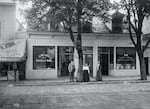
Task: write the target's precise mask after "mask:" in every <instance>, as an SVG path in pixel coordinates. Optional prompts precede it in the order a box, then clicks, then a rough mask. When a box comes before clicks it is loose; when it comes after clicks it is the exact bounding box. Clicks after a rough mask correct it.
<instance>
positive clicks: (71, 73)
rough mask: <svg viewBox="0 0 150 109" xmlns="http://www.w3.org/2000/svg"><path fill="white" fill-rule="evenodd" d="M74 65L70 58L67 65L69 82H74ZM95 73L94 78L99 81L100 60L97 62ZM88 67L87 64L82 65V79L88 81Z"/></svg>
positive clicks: (100, 74)
mask: <svg viewBox="0 0 150 109" xmlns="http://www.w3.org/2000/svg"><path fill="white" fill-rule="evenodd" d="M75 70H76V69H75V65H74V61H73V60H71V62H70V63H69V65H68V71H69V79H70V82H74V73H75ZM96 70H97V74H96V80H97V81H101V80H102V73H101V64H100V61H99V62H98V65H97V67H96ZM89 75H90V68H89V66H88V64H85V65H83V81H84V82H88V81H90V76H89Z"/></svg>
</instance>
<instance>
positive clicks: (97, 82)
mask: <svg viewBox="0 0 150 109" xmlns="http://www.w3.org/2000/svg"><path fill="white" fill-rule="evenodd" d="M133 83H150V80H136V81H133V80H103V81H91V82H49V83H11V84H0V87H6V86H8V87H13V86H22V87H23V86H59V85H92V84H133Z"/></svg>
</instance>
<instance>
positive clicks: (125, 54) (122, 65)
mask: <svg viewBox="0 0 150 109" xmlns="http://www.w3.org/2000/svg"><path fill="white" fill-rule="evenodd" d="M116 50H117V51H116V52H117V54H116V59H117V60H116V61H117V66H116V67H117V69H136V52H135V50H134V48H131V47H130V48H129V47H118V48H117V49H116Z"/></svg>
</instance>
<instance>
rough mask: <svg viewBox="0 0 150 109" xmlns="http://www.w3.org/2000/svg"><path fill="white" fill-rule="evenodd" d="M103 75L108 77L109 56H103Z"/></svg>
mask: <svg viewBox="0 0 150 109" xmlns="http://www.w3.org/2000/svg"><path fill="white" fill-rule="evenodd" d="M100 57H101V59H100V60H101V65H102V75H108V74H109V73H108V65H109V63H108V54H101V56H100Z"/></svg>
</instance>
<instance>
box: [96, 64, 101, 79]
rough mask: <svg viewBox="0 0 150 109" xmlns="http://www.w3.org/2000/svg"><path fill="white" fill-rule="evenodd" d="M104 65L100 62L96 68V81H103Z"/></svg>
mask: <svg viewBox="0 0 150 109" xmlns="http://www.w3.org/2000/svg"><path fill="white" fill-rule="evenodd" d="M101 69H102V65H101V63H100V61H98V64H97V67H96V81H102V71H101Z"/></svg>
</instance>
